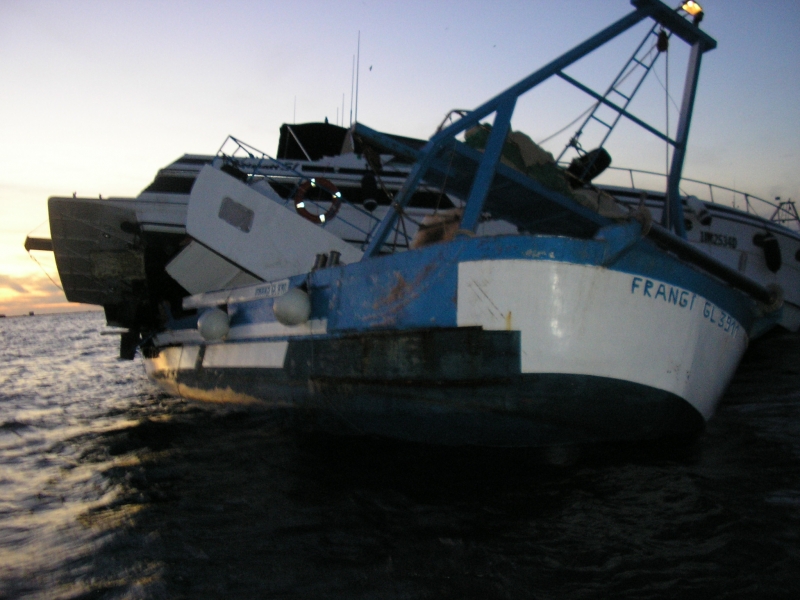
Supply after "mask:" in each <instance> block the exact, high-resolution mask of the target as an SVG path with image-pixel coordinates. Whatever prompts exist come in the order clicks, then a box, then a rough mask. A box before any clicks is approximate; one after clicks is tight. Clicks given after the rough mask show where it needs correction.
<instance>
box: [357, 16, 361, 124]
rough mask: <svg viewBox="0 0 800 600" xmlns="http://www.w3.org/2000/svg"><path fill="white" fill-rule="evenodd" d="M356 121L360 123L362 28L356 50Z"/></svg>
mask: <svg viewBox="0 0 800 600" xmlns="http://www.w3.org/2000/svg"><path fill="white" fill-rule="evenodd" d="M356 56H357V57H358V59H357V60H356V123H358V75H359V72H360V71H361V30H360V29H359V31H358V48H357V50H356Z"/></svg>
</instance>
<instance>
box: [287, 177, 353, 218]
mask: <svg viewBox="0 0 800 600" xmlns="http://www.w3.org/2000/svg"><path fill="white" fill-rule="evenodd" d="M314 187H318V188H321V189H323V190H325V191H326V192H328V193H329V194H330V195H331V207H330V208H329V209H328V210H327V211H325V212H324V213H321V214H318V215H315V214H314V213H312V212H310V211H309V210H308V209H307V208H306V206H305V203H306V194H307V193H308V190H310V189H311V188H314ZM341 206H342V193H341V192H340V191H339V190H338V188H337V187H336V186H335V185H334V184H333V183H331V182H330V181H328V180H327V179H325V178H324V177H316V178H312V179H306V180H305V181H304V182H303V183H301V184H300V187H298V188H297V191H296V192H295V194H294V209H295V210H296V211H297V214H298V215H300V216H301V217H305V218H306V219H308V220H309V221H311V222H312V223H316V224H317V225H321V224H323V223H327V222H328V221H331V220H333V218H334V217H335V216H336V213H338V212H339V209H340V208H341Z"/></svg>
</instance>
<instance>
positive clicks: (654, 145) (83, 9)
mask: <svg viewBox="0 0 800 600" xmlns="http://www.w3.org/2000/svg"><path fill="white" fill-rule="evenodd" d="M701 4H702V5H703V8H704V9H705V14H706V16H705V19H704V20H703V22H702V24H701V27H702V28H703V29H704V31H706V32H707V33H708V34H709V35H711V36H712V37H714V38H715V39H716V40H717V42H718V47H717V48H716V49H715V50H713V51H711V52H708V53H707V54H706V55H705V56H704V58H703V62H702V67H701V73H700V83H699V87H698V93H697V100H696V104H695V110H694V118H693V121H692V129H691V133H690V138H689V150H688V152H687V158H686V165H685V168H684V175H685V176H686V177H692V178H695V179H701V180H704V181H711V182H714V183H718V184H720V185H724V186H728V187H734V188H737V189H742V190H744V191H748V192H750V193H752V194H754V195H756V196H760V197H763V198H770V199H771V198H774V197H776V196H780V197H782V198H783V199H789V198H793V199H796V200H800V164H799V163H800V161H799V160H798V157H799V156H800V153H799V152H798V144H800V103H798V98H800V37H799V36H800V2H797V1H796V0H768V1H767V2H764V1H763V0H761V1H758V0H705V1H703V2H701ZM675 5H677V2H676V4H675ZM631 10H633V7H632V6H631V5H630V3H629V2H628V1H627V0H562V1H561V2H558V3H556V2H551V1H545V0H496V1H493V2H491V3H489V2H485V1H481V0H476V1H473V0H462V1H444V0H425V1H421V0H420V1H418V0H402V1H394V0H382V1H374V0H361V1H355V0H354V1H349V0H340V1H337V2H322V1H318V2H317V1H306V0H293V1H292V2H288V1H286V0H284V1H272V0H261V1H244V0H240V1H237V0H228V1H226V2H218V1H201V0H197V1H193V2H189V1H182V0H127V1H125V2H122V1H107V0H104V1H89V0H71V1H70V2H62V1H43V0H0V314H6V315H16V314H27V313H28V311H35V312H37V313H38V312H59V311H64V310H76V309H80V310H85V309H87V308H89V307H86V306H79V305H70V304H68V303H67V302H66V299H65V298H64V296H63V293H62V292H61V291H60V290H59V289H58V287H56V285H54V283H53V282H51V280H50V279H51V278H52V279H53V280H55V281H58V279H57V277H58V275H57V271H56V268H55V263H54V261H53V258H52V254H50V253H43V252H33V253H31V255H28V253H27V252H26V251H25V250H24V248H23V242H24V240H25V236H26V235H29V234H30V235H33V236H40V237H47V236H49V230H48V226H47V198H48V197H50V196H69V195H71V194H72V193H73V192H77V194H78V195H79V196H86V197H94V196H97V195H99V194H102V196H103V197H109V196H129V197H132V196H135V195H137V194H138V193H139V192H140V191H141V190H142V189H143V188H144V187H146V186H147V185H148V184H149V183H150V181H152V179H153V177H154V176H155V173H156V171H157V170H158V169H159V168H161V167H164V166H166V165H167V164H169V163H170V162H172V161H174V160H175V159H176V158H178V157H179V156H181V155H182V154H184V153H196V154H214V153H215V152H216V151H217V150H218V149H219V147H220V146H221V145H222V143H223V141H224V140H225V138H226V136H228V135H234V136H236V137H238V138H239V139H242V140H244V141H246V142H248V143H249V144H251V145H253V146H255V147H257V148H259V149H261V150H263V151H265V152H267V153H268V154H274V153H275V149H276V147H277V143H278V130H279V128H280V125H281V124H282V123H292V122H298V123H301V122H309V121H322V120H324V119H325V118H326V117H327V118H328V120H329V121H330V122H332V123H342V122H343V123H344V124H345V125H349V123H350V120H351V116H350V115H351V98H352V95H351V89H352V81H353V77H352V76H353V60H354V57H355V55H356V51H357V47H358V40H359V35H360V55H359V65H360V68H359V71H358V115H357V116H358V120H359V121H360V122H362V123H364V124H365V125H368V126H370V127H372V128H374V129H378V130H381V131H387V132H391V133H397V134H400V135H406V136H411V137H419V138H428V137H430V135H432V134H433V132H434V131H435V130H436V127H437V126H438V125H439V123H440V122H441V121H442V119H443V118H444V116H445V114H446V113H447V112H448V111H449V110H451V109H454V108H462V109H469V108H475V107H477V106H479V105H480V104H482V103H483V102H484V101H485V100H487V99H489V98H491V97H492V96H494V95H496V94H497V93H499V92H501V91H502V90H503V89H505V88H507V87H508V86H510V85H512V84H513V83H515V82H516V81H518V80H519V79H521V78H523V77H525V76H526V75H528V74H529V73H531V72H533V71H535V70H536V69H538V68H539V67H541V66H543V65H544V64H545V63H547V62H549V61H550V60H552V59H554V58H556V57H557V56H558V55H560V54H561V53H563V52H565V51H567V50H569V49H570V48H572V47H573V46H575V45H576V44H578V43H580V42H582V41H583V40H584V39H586V38H587V37H589V36H591V35H593V34H594V33H596V32H597V31H599V30H600V29H602V28H603V27H605V26H606V25H608V24H610V23H612V22H613V21H615V20H616V19H618V18H621V17H622V16H624V15H625V14H627V13H628V12H630V11H631ZM646 32H647V26H646V25H640V26H638V27H637V28H636V29H634V30H633V31H632V32H630V33H629V34H627V35H626V36H624V37H622V38H620V39H618V40H615V41H614V42H613V43H612V44H610V45H608V46H607V47H604V48H603V49H601V50H600V51H598V52H597V53H595V54H594V55H592V56H590V57H588V58H587V59H585V60H583V61H581V62H580V63H578V64H576V65H575V66H574V67H572V68H570V69H568V73H570V74H571V75H573V76H575V77H576V78H578V79H580V80H581V81H583V82H584V83H587V84H588V85H590V86H591V87H593V88H594V89H596V90H598V91H601V92H602V91H603V90H604V89H605V87H607V86H608V85H609V83H610V82H611V79H612V78H613V76H615V75H616V74H617V72H618V71H619V70H620V69H621V68H622V66H623V65H624V64H625V62H626V61H627V59H628V58H629V57H630V55H631V53H632V52H633V50H634V48H635V46H636V44H638V42H639V41H641V39H642V38H643V36H644V34H645V33H646ZM687 55H688V52H687V50H686V48H685V45H684V44H683V43H681V42H679V41H678V40H674V41H673V43H672V44H671V46H670V51H669V53H668V56H669V58H668V61H663V60H662V61H660V62H659V64H658V65H657V66H656V68H655V69H654V72H655V74H656V75H657V76H658V79H653V80H652V81H650V80H649V81H647V82H646V83H645V85H643V87H642V90H641V92H640V94H639V95H637V98H636V99H635V100H634V103H633V104H632V105H631V111H632V112H633V113H634V114H636V115H637V116H640V117H642V118H645V119H648V122H650V123H651V124H653V125H654V126H657V127H658V128H660V129H661V130H664V129H665V127H666V122H667V109H666V108H665V104H666V105H667V106H669V107H670V108H669V124H670V125H669V126H670V132H671V133H672V134H673V135H674V129H675V125H676V123H677V108H676V105H679V104H680V100H681V93H682V92H681V90H682V87H683V78H684V65H685V61H686V57H687ZM667 63H668V68H667V67H666V64H667ZM659 81H660V83H659ZM665 88H667V89H668V91H669V95H670V97H671V98H672V100H671V101H667V94H666V92H665ZM591 104H592V101H591V99H590V98H589V97H588V96H586V95H584V94H582V93H581V92H578V91H576V90H574V89H572V88H571V87H570V86H568V85H567V84H565V83H563V82H561V81H553V82H548V84H546V85H545V86H543V87H542V89H541V90H540V89H538V88H537V90H534V91H533V92H531V93H530V94H528V95H526V96H524V97H523V98H521V99H520V101H519V103H518V105H517V110H516V112H515V114H514V118H513V119H512V127H513V128H514V129H518V130H521V131H524V132H525V133H528V134H529V135H530V136H531V137H532V138H533V139H534V140H536V141H540V140H543V139H545V138H547V137H549V136H550V134H552V133H554V132H556V131H558V130H560V129H562V128H563V127H564V126H565V125H567V124H568V123H570V122H571V121H573V120H574V119H575V118H576V117H578V116H579V115H580V114H581V113H583V112H584V110H586V109H587V108H588V107H589V106H590V105H591ZM342 113H344V114H342ZM570 131H571V130H568V131H567V132H566V133H564V134H563V135H561V136H560V137H557V138H555V139H554V140H552V141H551V142H550V143H549V144H546V145H545V147H546V148H547V149H548V150H550V151H552V152H554V153H555V154H558V153H559V152H560V149H561V144H563V143H564V142H565V141H566V139H567V137H568V135H569V133H570ZM587 135H588V131H587ZM612 143H613V144H612ZM608 147H609V151H610V152H611V155H612V157H613V160H614V165H617V166H624V167H630V168H640V169H649V170H660V171H663V169H664V165H665V160H666V158H665V153H666V149H665V145H664V143H663V142H660V141H658V140H656V139H655V138H653V137H652V136H650V135H647V134H642V133H641V132H638V131H634V128H633V127H631V126H629V125H627V124H625V125H621V126H620V127H619V128H618V129H617V130H615V132H614V134H613V135H612V138H611V140H610V141H609V146H608ZM717 199H718V200H719V198H717ZM723 201H724V199H723ZM34 259H36V261H38V262H35V260H34Z"/></svg>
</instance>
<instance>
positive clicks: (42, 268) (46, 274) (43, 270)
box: [25, 219, 64, 292]
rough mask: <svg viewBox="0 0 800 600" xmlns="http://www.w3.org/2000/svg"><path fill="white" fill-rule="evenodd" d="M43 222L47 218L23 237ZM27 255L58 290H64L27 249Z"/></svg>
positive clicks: (34, 229)
mask: <svg viewBox="0 0 800 600" xmlns="http://www.w3.org/2000/svg"><path fill="white" fill-rule="evenodd" d="M45 223H47V219H45V220H44V221H42V222H41V223H39V224H38V225H37V226H36V227H34V228H33V229H31V230H30V231H29V232H28V235H27V236H25V237H30V236H31V234H32V233H33V232H34V231H36V230H37V229H39V227H41V226H42V225H44V224H45ZM28 256H30V257H31V259H32V260H33V262H35V263H36V264H37V265H38V266H39V268H40V269H41V270H42V273H44V274H45V277H47V278H48V279H49V280H50V283H52V284H53V285H54V286H56V287H57V288H58V289H60V290H61V291H62V292H63V291H64V288H63V287H61V286H60V285H59V284H57V283H56V282H55V280H54V279H53V278H52V277H50V273H48V272H47V270H46V269H45V268H44V265H43V264H42V263H40V262H39V261H38V260H37V259H36V257H35V256H34V255H33V254H31V251H30V250H28Z"/></svg>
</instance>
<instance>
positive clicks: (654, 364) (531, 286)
mask: <svg viewBox="0 0 800 600" xmlns="http://www.w3.org/2000/svg"><path fill="white" fill-rule="evenodd" d="M650 246H651V245H650V244H649V243H648V242H645V241H640V242H637V243H636V248H637V250H636V251H634V252H629V253H627V254H625V255H624V256H622V257H621V258H619V259H618V260H616V261H615V263H614V266H613V267H608V266H603V264H602V263H603V260H604V256H607V251H608V248H607V244H606V243H605V242H602V241H594V240H574V239H569V238H559V237H546V236H536V237H534V236H508V237H501V238H474V239H469V240H460V241H456V242H452V243H449V244H442V245H439V246H434V247H431V248H426V249H424V250H420V251H414V252H409V253H404V254H403V255H402V256H388V257H383V258H380V259H376V260H372V261H365V262H361V263H358V264H354V265H350V266H347V267H337V268H330V269H325V270H322V271H317V272H314V273H311V274H310V275H309V276H308V279H307V281H306V285H307V289H308V293H309V296H310V298H311V301H312V305H313V307H314V308H313V311H312V315H311V319H310V320H309V321H308V322H307V323H305V324H303V325H299V326H296V327H286V326H283V325H281V324H279V323H278V322H277V321H276V320H275V317H274V314H273V313H272V308H271V307H272V302H273V299H272V298H261V299H256V297H255V296H256V295H255V294H253V299H244V300H242V301H238V302H237V301H234V302H229V303H228V304H227V311H228V314H229V316H230V323H231V329H230V332H229V334H228V336H227V338H226V339H225V341H221V342H215V343H212V342H204V341H203V340H202V338H201V337H200V336H199V334H198V333H197V331H196V329H194V330H192V329H187V330H175V331H172V332H164V333H163V334H161V335H160V336H159V337H158V338H157V339H156V344H157V352H151V353H150V357H149V358H146V364H147V369H148V373H149V375H150V376H151V377H152V378H153V379H155V380H156V381H158V382H159V383H161V384H162V385H163V386H164V387H165V388H166V389H167V390H168V391H170V392H171V393H175V394H180V395H182V396H185V397H188V398H194V399H198V400H205V401H217V402H241V403H251V404H260V405H264V406H292V407H294V408H296V409H298V410H299V411H302V413H303V414H304V419H303V420H304V422H305V423H307V424H310V425H312V426H319V427H321V428H323V429H326V430H334V431H342V432H350V433H362V434H364V433H366V434H376V435H383V436H389V437H395V438H400V439H406V440H412V441H418V442H426V443H439V444H482V445H500V446H544V445H551V444H568V443H586V442H593V441H601V440H612V439H653V438H660V437H665V436H685V435H695V434H697V433H699V432H700V431H702V429H703V425H704V423H705V421H706V420H707V419H708V418H710V416H711V415H712V414H713V412H714V409H715V407H716V405H717V403H718V402H719V400H720V398H721V397H722V394H723V392H724V390H725V388H726V386H727V385H728V383H729V381H730V379H731V377H732V376H733V373H734V371H735V369H736V367H737V365H738V363H739V360H740V359H741V356H742V354H743V353H744V351H745V349H746V347H747V343H748V334H747V331H748V330H749V328H750V327H751V326H752V324H753V323H752V316H751V315H752V311H751V301H750V300H748V299H747V298H746V296H745V295H744V294H739V293H731V290H730V288H728V287H727V286H725V285H724V284H721V283H717V282H716V281H715V280H713V279H711V278H709V277H707V276H704V275H701V274H700V273H698V272H697V271H695V270H694V269H692V268H690V267H687V266H686V265H684V264H682V263H680V262H679V261H678V260H677V259H672V258H670V257H668V256H665V255H664V254H662V253H659V252H658V251H657V250H655V249H654V248H651V247H650ZM578 257H580V258H581V260H580V262H579V261H578ZM293 283H295V282H293ZM180 340H182V341H180Z"/></svg>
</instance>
